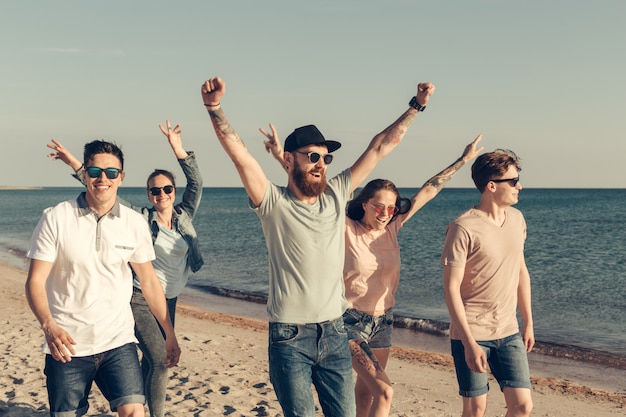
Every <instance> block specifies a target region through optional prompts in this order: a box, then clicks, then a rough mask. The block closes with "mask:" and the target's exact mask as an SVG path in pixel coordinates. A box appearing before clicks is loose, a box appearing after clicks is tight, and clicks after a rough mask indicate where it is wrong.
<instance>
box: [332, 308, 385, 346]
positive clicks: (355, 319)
mask: <svg viewBox="0 0 626 417" xmlns="http://www.w3.org/2000/svg"><path fill="white" fill-rule="evenodd" d="M343 322H344V323H345V325H346V330H347V331H348V338H349V339H350V340H356V339H360V340H365V341H366V342H367V344H368V345H369V347H370V348H372V349H389V348H390V347H391V332H392V331H393V310H392V309H389V310H387V311H386V312H385V314H381V315H380V316H370V315H369V314H366V313H363V312H361V311H359V310H355V309H353V308H349V309H347V310H346V312H345V313H343Z"/></svg>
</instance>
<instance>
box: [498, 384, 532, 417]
mask: <svg viewBox="0 0 626 417" xmlns="http://www.w3.org/2000/svg"><path fill="white" fill-rule="evenodd" d="M503 391H504V399H505V401H506V408H507V412H506V417H528V416H530V412H531V411H532V410H533V400H532V398H531V395H530V390H529V389H527V388H504V390H503Z"/></svg>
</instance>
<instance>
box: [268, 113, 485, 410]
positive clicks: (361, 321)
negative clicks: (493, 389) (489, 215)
mask: <svg viewBox="0 0 626 417" xmlns="http://www.w3.org/2000/svg"><path fill="white" fill-rule="evenodd" d="M270 128H271V130H272V133H268V132H266V131H265V130H264V129H259V130H260V131H261V133H263V134H264V135H265V136H266V137H267V138H268V140H267V141H265V148H266V150H267V151H268V152H271V153H272V155H273V156H274V158H276V159H277V160H278V161H279V162H280V163H281V165H283V167H284V163H283V158H282V156H283V150H282V147H281V145H280V143H279V141H278V135H277V133H276V129H275V128H274V126H273V125H271V124H270ZM481 138H482V135H479V136H478V137H476V139H474V140H473V141H472V142H471V143H470V144H469V145H467V146H466V147H465V150H464V152H463V155H462V156H461V157H460V158H458V159H457V160H456V161H454V162H453V163H452V164H451V165H450V166H448V167H447V168H445V169H444V170H443V171H441V172H440V173H438V174H437V175H435V176H434V177H432V178H431V179H429V180H428V181H426V183H425V184H424V185H423V186H422V188H420V190H419V191H418V192H417V193H416V194H415V195H414V196H413V197H412V198H411V199H408V198H402V197H401V196H400V193H399V192H398V190H397V188H396V186H395V185H394V184H393V182H391V181H389V180H382V179H376V180H373V181H370V182H369V183H368V184H367V185H366V186H365V187H364V188H363V189H362V190H361V191H360V192H359V194H358V195H357V196H356V197H355V198H354V199H353V200H351V201H350V202H348V207H347V210H346V214H347V216H346V249H345V263H344V270H343V275H344V283H345V289H346V298H347V300H348V302H349V305H350V308H348V310H346V312H345V313H344V315H343V318H344V323H345V326H346V330H347V332H348V336H349V338H350V350H351V352H352V365H353V367H354V370H355V371H356V373H357V379H356V384H355V388H354V389H355V394H356V409H357V416H358V417H365V416H370V417H374V416H376V417H379V416H388V415H389V412H390V410H391V399H392V397H393V389H392V387H391V380H390V379H389V377H388V376H387V374H386V373H385V367H386V366H387V360H388V358H389V351H390V348H391V332H392V328H393V306H394V304H395V293H396V290H397V289H398V282H399V281H400V247H399V246H398V230H400V228H401V227H402V225H403V224H404V223H405V222H406V221H407V220H409V219H410V218H411V217H412V216H413V215H414V214H415V213H417V211H418V210H419V209H421V208H422V207H424V205H426V203H428V202H429V201H430V200H432V199H433V198H435V196H436V195H437V193H438V192H439V191H440V190H441V189H442V188H443V187H444V186H445V185H446V184H447V183H448V181H450V179H451V178H452V177H453V176H454V174H456V172H457V171H458V170H459V169H460V168H461V167H462V166H463V165H464V164H465V163H466V162H468V161H470V160H472V159H473V158H475V157H476V156H477V155H478V154H479V153H480V151H482V149H483V148H482V147H481V148H479V149H477V148H476V145H477V144H478V142H479V141H480V140H481Z"/></svg>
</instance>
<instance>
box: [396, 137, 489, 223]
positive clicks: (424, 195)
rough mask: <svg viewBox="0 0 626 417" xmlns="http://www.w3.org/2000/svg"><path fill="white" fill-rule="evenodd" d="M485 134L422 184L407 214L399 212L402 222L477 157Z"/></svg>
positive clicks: (399, 218)
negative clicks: (478, 146) (478, 145)
mask: <svg viewBox="0 0 626 417" xmlns="http://www.w3.org/2000/svg"><path fill="white" fill-rule="evenodd" d="M482 137H483V135H482V134H481V135H478V136H476V139H474V140H473V141H472V142H471V143H470V144H469V145H467V146H466V147H465V149H464V150H463V154H462V155H461V156H460V157H459V158H458V159H457V160H456V161H454V162H453V163H452V164H450V165H448V166H447V167H446V168H444V169H443V171H441V172H439V173H438V174H436V175H435V176H433V177H432V178H430V179H429V180H428V181H426V182H425V183H424V185H422V188H420V189H419V191H418V192H417V193H416V194H415V195H414V196H413V197H412V198H411V209H410V210H409V211H408V212H406V213H405V214H399V215H398V220H399V221H401V222H402V223H404V222H406V221H407V220H409V219H410V218H411V217H413V215H414V214H415V213H417V212H418V211H419V210H420V209H421V208H422V207H424V206H425V205H426V204H427V203H428V202H429V201H430V200H432V199H433V198H435V197H436V196H437V194H438V193H439V191H441V190H442V189H443V187H445V186H446V184H447V183H448V182H449V181H450V180H451V179H452V177H454V174H456V173H457V171H458V170H459V169H461V167H463V165H465V164H466V163H467V162H469V161H471V160H472V159H474V158H476V157H477V156H478V154H479V153H480V152H481V151H482V150H483V148H482V147H480V148H476V145H477V144H478V142H480V140H481V139H482Z"/></svg>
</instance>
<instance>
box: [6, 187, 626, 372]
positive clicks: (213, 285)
mask: <svg viewBox="0 0 626 417" xmlns="http://www.w3.org/2000/svg"><path fill="white" fill-rule="evenodd" d="M80 191H81V189H80V188H46V189H37V190H0V213H2V216H0V260H2V261H5V262H7V261H8V262H10V263H13V264H15V263H16V262H18V263H19V265H18V266H24V265H25V260H24V259H23V255H24V252H25V251H26V249H27V247H28V242H29V240H30V236H31V233H32V230H33V228H34V227H35V225H36V223H37V221H38V220H39V217H40V216H41V213H42V210H43V209H44V208H45V207H48V206H51V205H54V204H56V203H57V202H60V201H63V200H66V199H69V198H73V197H75V196H76V195H77V194H78V193H79V192H80ZM400 191H401V193H402V195H403V196H406V197H410V196H411V195H413V194H414V193H415V192H416V191H417V190H416V189H400ZM120 195H121V196H122V197H124V198H125V199H126V200H128V201H130V202H131V203H133V204H136V205H145V204H147V202H148V201H147V199H146V197H145V191H144V190H143V189H141V188H123V189H120ZM478 199H479V194H478V192H477V191H476V190H474V189H454V188H447V189H444V190H442V192H441V193H440V194H439V196H438V197H437V198H436V199H435V200H433V201H431V202H430V203H429V204H428V205H427V206H426V207H424V208H423V209H422V210H421V211H420V212H419V213H418V214H417V215H416V216H415V217H413V219H411V221H410V222H409V223H407V224H406V225H405V227H403V229H402V230H401V231H400V235H399V242H400V247H401V252H402V270H401V280H400V287H399V289H398V293H397V305H396V307H395V312H396V314H397V316H399V317H400V318H402V317H404V318H406V320H404V321H403V322H404V323H408V325H409V327H411V328H414V329H416V331H420V330H421V331H428V332H432V333H437V332H440V333H441V334H445V330H446V328H447V323H448V320H449V318H448V313H447V309H446V306H445V303H444V300H443V286H442V267H441V266H440V264H439V256H440V253H441V246H442V244H443V239H444V233H445V228H446V225H447V224H448V223H449V222H450V221H451V220H452V219H454V217H456V216H457V215H458V214H460V213H461V212H462V211H463V210H465V209H467V208H468V207H470V206H472V205H474V204H475V203H476V202H477V201H478ZM517 207H518V208H519V209H521V210H522V211H523V213H524V215H525V216H526V220H527V224H528V237H527V241H526V249H525V253H526V263H527V265H528V269H529V271H530V274H531V279H532V291H533V297H532V298H533V315H534V322H535V337H536V339H537V340H538V341H539V342H542V343H543V344H545V345H546V346H548V348H549V349H552V350H558V351H561V354H563V352H565V356H567V355H571V354H572V352H580V351H582V352H583V353H582V354H581V356H589V357H604V356H605V354H608V356H609V358H610V359H609V362H610V361H614V360H616V359H617V361H618V362H619V363H621V364H624V363H626V291H625V290H624V287H625V285H626V256H625V255H626V227H624V224H623V218H624V215H625V214H626V189H599V190H590V189H524V190H522V192H521V194H520V202H519V204H518V205H517ZM194 223H195V226H196V229H197V231H198V234H199V236H200V239H201V249H202V252H203V255H204V257H205V262H206V263H205V266H204V267H203V268H202V269H201V270H200V271H199V272H198V273H196V274H195V275H193V276H192V277H191V279H190V285H192V286H193V287H194V288H200V289H204V290H205V291H209V292H214V291H215V290H216V289H224V290H230V291H232V292H237V293H239V294H251V295H259V296H260V297H261V298H262V297H263V296H264V295H265V294H266V293H267V250H266V248H265V242H264V238H263V233H262V230H261V226H260V222H259V220H258V218H257V216H256V215H255V214H254V212H252V211H251V210H250V209H249V208H248V206H247V196H246V194H245V191H244V190H243V189H242V188H206V189H205V190H204V197H203V201H202V204H201V207H200V209H199V212H198V214H197V216H196V220H195V222H194ZM227 292H228V291H227ZM207 307H209V308H210V306H207ZM621 366H623V365H621Z"/></svg>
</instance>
